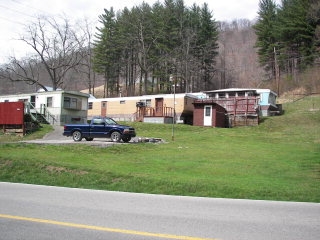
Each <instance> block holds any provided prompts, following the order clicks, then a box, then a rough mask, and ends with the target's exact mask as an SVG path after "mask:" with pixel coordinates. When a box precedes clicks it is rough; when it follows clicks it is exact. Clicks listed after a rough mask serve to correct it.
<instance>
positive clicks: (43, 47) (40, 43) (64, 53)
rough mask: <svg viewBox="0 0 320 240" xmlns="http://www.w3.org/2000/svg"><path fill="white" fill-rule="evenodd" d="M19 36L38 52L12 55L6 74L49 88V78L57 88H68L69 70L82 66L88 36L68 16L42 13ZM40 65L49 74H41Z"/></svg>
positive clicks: (15, 79) (53, 87)
mask: <svg viewBox="0 0 320 240" xmlns="http://www.w3.org/2000/svg"><path fill="white" fill-rule="evenodd" d="M19 40H21V41H23V42H25V43H26V44H27V45H28V46H29V47H31V49H32V50H33V51H32V52H34V54H33V55H30V56H31V57H27V58H25V59H24V60H17V59H16V58H12V61H11V63H10V64H8V65H7V67H6V68H5V71H4V74H3V75H5V76H6V77H7V78H9V79H10V80H12V81H24V82H26V83H29V84H37V85H39V86H41V87H42V88H43V89H44V90H47V89H46V87H45V86H44V85H45V84H44V83H45V82H46V81H47V80H49V82H50V83H51V85H52V89H53V90H56V89H57V88H64V87H65V80H66V78H67V73H68V72H69V70H71V69H74V68H75V67H76V66H78V65H79V63H80V61H81V59H82V57H83V56H82V55H81V49H82V48H83V44H84V42H85V39H84V36H83V35H82V36H81V35H80V36H78V34H77V31H76V29H74V28H73V27H72V26H71V24H70V22H69V20H68V19H67V18H66V17H60V18H53V17H38V19H37V21H36V22H33V23H31V24H30V25H29V26H28V27H27V29H26V32H25V34H24V35H23V36H22V37H21V38H20V39H19ZM39 69H43V70H44V71H45V73H46V77H43V78H39ZM5 76H2V77H5ZM45 78H46V79H45Z"/></svg>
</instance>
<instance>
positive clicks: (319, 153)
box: [0, 96, 320, 202]
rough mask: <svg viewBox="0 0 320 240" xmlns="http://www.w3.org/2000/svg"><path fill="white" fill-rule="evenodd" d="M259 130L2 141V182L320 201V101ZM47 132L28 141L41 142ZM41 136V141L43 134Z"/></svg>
mask: <svg viewBox="0 0 320 240" xmlns="http://www.w3.org/2000/svg"><path fill="white" fill-rule="evenodd" d="M284 110H285V114H284V115H282V116H276V117H269V118H264V119H263V121H262V122H261V124H260V125H259V126H257V127H239V128H230V129H226V128H225V129H223V128H205V127H195V126H189V125H175V127H174V130H175V131H174V132H175V141H172V140H171V134H172V125H161V124H146V123H127V124H130V125H133V126H134V127H135V128H136V130H137V133H138V135H139V136H143V137H160V138H163V139H164V140H166V143H163V144H154V143H139V144H119V145H115V146H112V147H107V148H103V147H95V146H87V145H83V144H71V145H64V146H54V145H36V144H25V143H20V142H19V141H18V140H19V138H18V137H15V136H11V137H8V136H3V135H2V136H0V142H1V143H0V181H8V182H22V183H32V184H45V185H55V186H66V187H79V188H92V189H105V190H114V191H127V192H142V193H154V194H171V195H186V196H202V197H222V198H244V199H264V200H284V201H305V202H320V187H319V186H320V97H319V96H311V97H307V98H305V99H303V100H299V101H297V102H292V103H287V104H285V105H284ZM50 129H51V127H50V126H44V127H43V128H42V129H41V130H40V131H39V132H37V133H34V134H31V135H29V136H26V137H25V138H29V139H31V138H37V137H39V136H41V135H43V134H45V133H46V132H47V131H49V130H50ZM36 135H37V136H36Z"/></svg>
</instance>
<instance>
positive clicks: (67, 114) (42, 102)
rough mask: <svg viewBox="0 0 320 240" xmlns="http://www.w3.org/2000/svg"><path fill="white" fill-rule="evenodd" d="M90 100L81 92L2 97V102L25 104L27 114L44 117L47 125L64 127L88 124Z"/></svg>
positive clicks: (52, 92)
mask: <svg viewBox="0 0 320 240" xmlns="http://www.w3.org/2000/svg"><path fill="white" fill-rule="evenodd" d="M88 98H89V95H88V94H85V93H80V92H73V91H45V92H36V93H29V94H15V95H3V96H0V102H18V101H22V102H25V103H26V104H25V105H26V109H25V111H26V113H36V114H39V115H42V116H44V118H45V119H46V121H47V123H50V124H53V125H64V124H66V123H83V122H86V120H87V110H88Z"/></svg>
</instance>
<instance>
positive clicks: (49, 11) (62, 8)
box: [0, 0, 280, 64]
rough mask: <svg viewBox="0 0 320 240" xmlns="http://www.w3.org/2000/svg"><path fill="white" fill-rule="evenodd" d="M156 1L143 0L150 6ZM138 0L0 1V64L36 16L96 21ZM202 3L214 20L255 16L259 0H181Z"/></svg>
mask: <svg viewBox="0 0 320 240" xmlns="http://www.w3.org/2000/svg"><path fill="white" fill-rule="evenodd" d="M157 1H158V0H144V2H147V3H149V4H150V5H152V4H154V3H155V2H157ZM277 1H280V0H277ZM142 2H143V0H0V29H1V34H0V46H1V47H0V64H1V63H4V62H6V59H7V57H8V56H17V57H20V56H21V55H24V49H25V48H24V46H25V45H23V44H22V42H21V41H17V40H15V39H17V38H18V37H19V36H20V35H21V34H22V33H23V28H24V24H26V23H27V22H31V21H33V20H35V19H36V16H38V15H43V14H44V15H53V16H54V15H61V14H65V15H66V16H67V17H68V18H74V19H84V18H85V17H86V18H88V19H89V20H92V21H97V19H98V16H99V15H100V14H102V13H103V9H104V8H106V9H110V7H113V8H114V10H116V11H117V10H122V9H123V8H124V7H128V8H131V7H133V6H136V5H140V4H141V3H142ZM160 2H163V0H160ZM204 2H207V3H208V6H209V9H210V11H212V14H213V17H214V19H215V20H217V21H232V20H233V19H242V18H245V19H249V20H253V19H255V18H256V17H257V11H258V4H259V0H197V1H196V0H184V3H185V5H186V6H188V7H189V6H191V5H192V4H193V3H196V4H197V5H199V6H202V4H203V3H204Z"/></svg>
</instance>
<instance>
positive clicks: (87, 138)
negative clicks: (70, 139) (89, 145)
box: [85, 137, 93, 141]
mask: <svg viewBox="0 0 320 240" xmlns="http://www.w3.org/2000/svg"><path fill="white" fill-rule="evenodd" d="M85 139H86V140H87V141H92V140H93V138H92V137H86V138H85Z"/></svg>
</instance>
